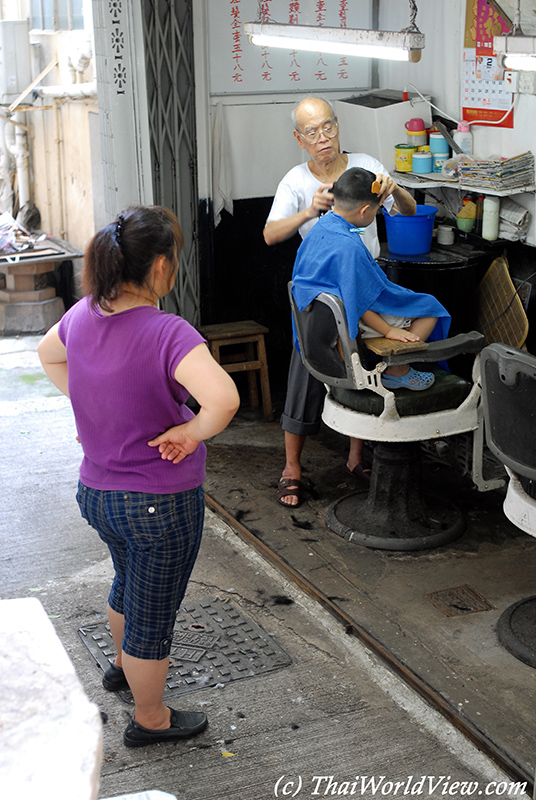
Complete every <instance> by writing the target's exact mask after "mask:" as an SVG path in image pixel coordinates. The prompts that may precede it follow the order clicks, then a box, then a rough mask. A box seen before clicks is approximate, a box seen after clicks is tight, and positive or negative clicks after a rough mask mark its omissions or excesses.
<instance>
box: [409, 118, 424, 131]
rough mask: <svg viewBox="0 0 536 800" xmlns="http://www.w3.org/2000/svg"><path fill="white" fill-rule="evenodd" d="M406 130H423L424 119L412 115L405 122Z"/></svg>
mask: <svg viewBox="0 0 536 800" xmlns="http://www.w3.org/2000/svg"><path fill="white" fill-rule="evenodd" d="M406 130H408V131H423V130H424V120H422V119H420V118H419V117H414V118H413V119H410V120H408V121H407V122H406Z"/></svg>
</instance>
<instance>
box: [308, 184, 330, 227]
mask: <svg viewBox="0 0 536 800" xmlns="http://www.w3.org/2000/svg"><path fill="white" fill-rule="evenodd" d="M332 188H333V184H332V183H323V184H322V186H320V188H319V189H317V190H316V192H315V193H314V195H313V202H312V203H311V205H310V206H309V211H310V212H311V219H312V218H313V217H319V216H320V214H325V213H326V211H329V210H330V209H331V207H332V206H333V201H334V199H335V198H334V197H333V194H332V192H328V191H327V190H328V189H332Z"/></svg>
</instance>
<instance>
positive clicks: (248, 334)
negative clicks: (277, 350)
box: [199, 319, 274, 422]
mask: <svg viewBox="0 0 536 800" xmlns="http://www.w3.org/2000/svg"><path fill="white" fill-rule="evenodd" d="M199 332H200V333H201V335H202V336H204V337H205V339H206V340H207V341H208V343H209V346H210V352H211V353H212V355H213V357H214V358H215V360H216V361H217V362H218V364H221V366H222V367H223V369H224V370H225V371H226V372H248V373H249V374H248V383H249V402H250V404H251V408H253V409H257V408H258V407H259V395H258V392H257V377H256V375H255V372H256V371H258V372H259V373H260V379H261V392H262V408H263V413H264V419H265V420H266V422H271V421H272V420H273V418H274V415H273V412H272V399H271V395H270V381H269V380H268V363H267V361H266V349H265V347H264V334H265V333H268V332H269V331H268V328H265V327H264V325H259V323H258V322H254V321H253V320H252V319H247V320H244V321H243V322H222V323H220V324H217V325H202V326H201V327H200V328H199ZM233 344H234V345H237V344H243V345H245V348H244V350H243V351H242V352H241V353H234V354H233V355H227V356H221V355H220V348H221V347H227V346H229V345H233ZM255 344H256V345H257V358H255Z"/></svg>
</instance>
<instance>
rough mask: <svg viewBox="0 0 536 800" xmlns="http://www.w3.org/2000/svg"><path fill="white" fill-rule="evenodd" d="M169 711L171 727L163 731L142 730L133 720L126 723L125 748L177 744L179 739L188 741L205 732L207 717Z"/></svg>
mask: <svg viewBox="0 0 536 800" xmlns="http://www.w3.org/2000/svg"><path fill="white" fill-rule="evenodd" d="M169 710H170V711H171V718H170V722H171V726H170V727H169V728H164V729H163V730H157V731H153V730H150V729H149V728H144V727H143V725H139V724H138V723H137V722H135V720H133V719H131V720H130V722H129V723H128V725H127V727H126V729H125V733H124V735H123V741H124V743H125V745H126V746H127V747H147V745H149V744H158V743H159V742H177V741H178V740H179V739H188V738H189V737H190V736H196V735H197V734H198V733H201V732H202V731H204V730H205V728H206V727H207V724H208V720H207V715H206V714H203V713H202V712H200V711H176V710H175V709H174V708H170V709H169Z"/></svg>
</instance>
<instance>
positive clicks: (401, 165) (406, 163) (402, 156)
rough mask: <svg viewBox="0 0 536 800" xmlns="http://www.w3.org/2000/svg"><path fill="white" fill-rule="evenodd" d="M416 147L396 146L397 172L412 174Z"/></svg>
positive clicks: (407, 145)
mask: <svg viewBox="0 0 536 800" xmlns="http://www.w3.org/2000/svg"><path fill="white" fill-rule="evenodd" d="M416 149H417V148H416V147H413V146H412V145H409V144H397V145H395V168H396V171H397V172H411V167H412V159H413V153H414V152H415V151H416Z"/></svg>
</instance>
